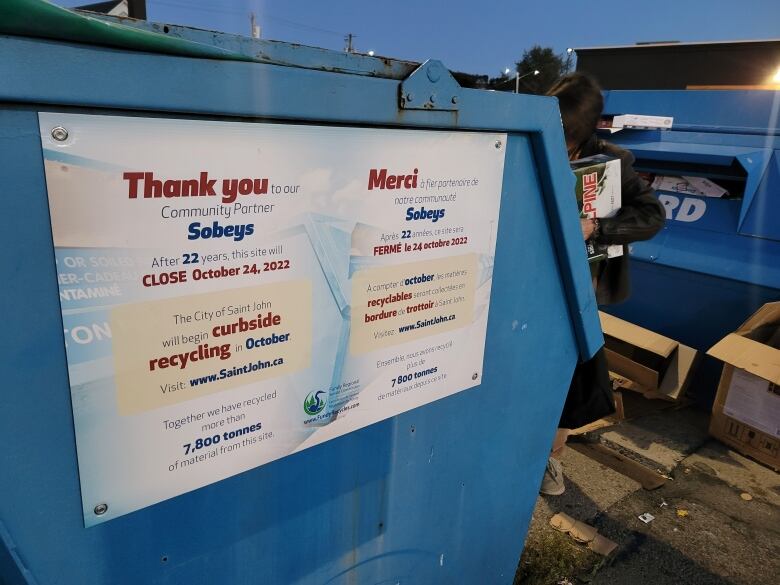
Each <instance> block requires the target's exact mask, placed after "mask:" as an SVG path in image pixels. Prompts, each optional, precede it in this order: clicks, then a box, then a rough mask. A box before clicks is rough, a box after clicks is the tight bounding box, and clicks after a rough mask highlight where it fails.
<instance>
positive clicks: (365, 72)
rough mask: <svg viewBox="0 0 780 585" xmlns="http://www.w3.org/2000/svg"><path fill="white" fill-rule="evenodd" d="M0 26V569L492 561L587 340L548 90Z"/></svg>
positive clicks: (303, 56) (339, 579) (207, 46)
mask: <svg viewBox="0 0 780 585" xmlns="http://www.w3.org/2000/svg"><path fill="white" fill-rule="evenodd" d="M59 16H60V15H59V13H57V14H55V17H56V18H59ZM63 18H67V19H72V18H77V19H82V18H84V17H80V16H78V17H76V16H73V15H71V14H69V13H68V14H67V15H63ZM0 20H2V19H0ZM3 22H5V23H6V24H4V25H3V24H0V28H2V27H5V29H3V30H2V32H3V34H2V36H0V78H2V79H3V83H2V84H0V136H2V139H1V140H0V155H2V160H3V164H2V165H0V178H1V179H2V182H1V184H2V186H3V193H4V197H3V203H4V216H5V218H6V221H5V224H4V225H5V227H4V229H3V230H2V231H0V238H1V239H2V248H3V254H2V260H1V262H2V271H3V274H4V275H5V287H4V293H3V324H4V326H3V328H2V332H1V333H0V348H2V351H3V359H2V361H1V362H0V370H1V371H0V376H2V379H3V385H2V387H3V395H4V400H3V408H2V409H0V439H2V441H3V444H4V445H5V448H4V449H3V450H2V455H0V468H1V469H2V470H3V472H2V473H0V582H2V583H3V585H18V584H28V585H29V584H39V585H55V584H61V585H73V584H76V583H79V584H96V585H97V584H105V585H123V584H133V585H137V584H139V583H144V584H152V583H155V584H183V583H187V584H190V585H194V584H204V585H206V584H209V585H211V584H214V583H221V584H231V585H239V584H247V585H248V584H250V583H251V584H256V583H264V584H268V585H272V584H273V585H290V584H315V583H317V584H323V583H329V584H337V583H345V584H346V583H410V584H411V583H419V584H425V585H432V584H434V583H442V584H444V583H507V584H508V583H511V582H512V580H513V576H514V573H515V569H516V566H517V562H518V559H519V556H520V552H521V550H522V546H523V541H524V535H525V533H526V530H527V527H528V524H529V521H530V518H531V513H532V510H533V507H534V503H535V501H536V497H537V490H538V486H539V482H540V478H541V474H542V471H543V469H544V466H545V463H546V461H547V457H548V452H549V448H550V444H551V442H552V438H553V433H554V430H555V427H556V423H557V421H558V416H559V414H560V411H561V407H562V404H563V400H564V397H565V394H566V391H567V388H568V384H569V381H570V379H571V375H572V372H573V369H574V366H575V363H576V362H577V360H578V359H581V358H587V357H589V356H591V355H593V353H594V352H595V351H596V349H597V348H598V347H599V346H600V345H601V344H602V343H603V339H602V337H601V331H600V327H599V324H598V316H597V311H596V307H595V299H594V296H593V292H592V289H591V283H590V276H589V272H588V269H587V265H586V261H585V252H584V248H583V246H582V239H581V234H580V229H579V225H578V222H577V217H578V216H577V212H576V205H575V200H574V197H573V196H572V190H573V177H572V175H571V172H570V171H569V167H568V161H567V157H566V149H565V147H564V142H563V134H562V128H561V122H560V116H559V112H558V108H557V104H556V102H555V100H553V99H549V98H543V97H532V96H523V95H513V94H504V93H500V94H499V93H491V92H483V91H477V90H467V89H463V88H461V87H459V86H458V84H457V83H456V82H455V80H454V79H453V78H452V76H451V74H450V73H449V71H447V70H446V69H445V68H444V67H443V66H442V65H441V64H440V63H439V62H437V61H427V62H425V63H423V64H411V63H406V62H399V61H394V60H391V59H385V58H374V57H369V56H366V55H352V54H342V53H336V52H330V51H323V50H319V49H310V48H305V47H300V46H295V45H287V44H283V43H274V42H266V41H259V40H251V39H247V38H242V37H237V36H233V35H227V34H218V33H213V32H206V31H199V30H192V29H187V28H182V27H176V26H167V25H166V26H162V25H157V24H150V23H145V22H133V21H123V22H124V24H119V23H118V21H112V20H108V21H102V23H97V25H96V23H94V22H92V23H91V24H89V23H87V24H84V23H83V22H82V21H81V20H78V21H77V22H76V25H78V26H82V25H84V26H85V27H86V28H84V29H79V30H82V31H86V32H84V34H83V36H82V37H80V40H81V42H73V38H72V36H70V35H71V33H70V32H68V31H69V30H70V31H72V30H73V29H72V27H71V25H73V23H74V21H73V20H67V21H63V22H64V23H63V26H57V27H51V28H50V29H48V30H49V31H50V36H49V38H35V37H33V36H25V35H33V34H41V33H40V32H36V31H35V30H28V29H26V28H16V29H14V28H9V25H8V24H7V23H8V22H10V21H9V20H7V19H6V20H4V21H3ZM55 22H56V20H55ZM106 22H108V23H109V24H110V26H109V25H106V24H105V23H106ZM93 25H96V26H97V27H98V29H99V31H100V32H99V33H96V34H95V35H92V32H94V29H93V28H90V27H91V26H93ZM105 27H108V29H106V28H105ZM90 31H91V32H90ZM87 33H89V34H87ZM160 37H164V39H167V40H161V38H160ZM386 161H390V162H391V163H392V164H386ZM399 161H400V162H399ZM413 161H416V162H415V164H414V165H413V164H411V162H413ZM406 162H409V163H410V164H408V165H407V166H402V163H403V164H406ZM396 163H397V166H395V167H394V166H393V165H395V164H396ZM415 165H417V166H415ZM391 167H392V168H391ZM432 169H439V170H438V171H435V172H434V171H432ZM352 173H354V177H357V178H355V179H354V181H352V180H351V179H350V177H351V176H352ZM435 173H439V174H438V175H436V174H435ZM447 173H449V174H447ZM336 179H338V180H339V181H341V180H342V179H343V184H342V183H337V181H336ZM425 185H432V186H430V190H429V191H425V189H426V187H424V186H425ZM472 194H473V195H472ZM406 198H409V199H414V201H412V202H411V203H408V204H407V203H406V202H405V201H406ZM192 210H197V213H195V212H194V211H192ZM288 210H290V212H289V213H288ZM300 210H303V211H304V212H303V213H301V214H298V215H293V213H292V211H295V212H296V213H297V212H298V211H300ZM228 213H230V214H232V215H229V216H228ZM366 218H369V219H370V221H369V219H366ZM385 219H386V221H387V222H389V223H387V224H386V225H391V227H392V226H396V225H397V226H400V227H399V229H395V227H392V229H389V228H388V229H383V228H382V226H383V225H385V224H383V223H382V222H383V221H385ZM372 222H373V223H372ZM406 222H408V223H406ZM250 226H251V227H250ZM407 226H408V228H407ZM407 232H408V233H407ZM179 246H185V247H184V248H181V249H179ZM458 246H460V248H457V247H458ZM247 258H250V259H247ZM399 271H400V272H399ZM287 275H295V278H293V277H292V276H287ZM433 279H437V280H440V282H439V283H438V284H436V283H432V282H431V281H432V280H433ZM458 279H460V280H458ZM250 293H251V294H250ZM412 296H415V297H416V298H415V300H414V301H412V300H410V299H411V297H412ZM428 297H430V299H429V298H428ZM404 303H406V304H405V305H404ZM450 303H452V305H453V307H454V308H449V307H448V304H450ZM464 304H465V305H464ZM434 305H435V307H436V312H432V311H433V309H432V307H434ZM455 305H457V307H455ZM402 306H405V308H403V309H401V307H402ZM463 306H466V307H467V310H465V311H464V309H463ZM415 312H419V314H420V316H419V317H418V316H416V315H412V313H415ZM399 319H400V320H401V321H403V323H402V322H401V321H398V320H399ZM396 321H398V324H397V325H398V326H396V325H393V326H389V325H383V323H394V324H395V323H396ZM480 323H481V324H482V325H480ZM285 327H286V329H283V328H285ZM480 327H481V328H480ZM162 329H166V331H162ZM429 331H433V332H434V333H429ZM225 339H228V340H229V341H228V343H223V341H224V340H225ZM238 339H240V340H241V341H240V343H239V342H238V341H237V340H238ZM399 339H400V341H399ZM407 339H408V340H409V341H405V340H407ZM279 348H282V349H279ZM287 348H290V349H287ZM388 348H390V349H388ZM454 348H463V349H461V350H458V351H455V349H454ZM273 352H276V353H273ZM241 355H245V356H246V358H241V361H240V362H237V361H235V358H236V356H238V357H240V356H241ZM250 355H251V356H253V357H252V358H251V360H250ZM139 356H140V357H139ZM221 364H224V365H221ZM473 364H478V365H479V364H481V366H482V367H481V368H477V367H474V368H473V369H472V365H473ZM198 368H205V369H204V370H203V371H201V370H199V369H198ZM220 368H221V369H220ZM184 372H187V373H186V374H185V373H184ZM472 372H473V373H472ZM415 397H417V398H415ZM398 405H400V406H398ZM247 414H248V415H250V416H246V415H247ZM361 417H362V418H361ZM265 444H274V445H277V446H276V447H274V448H273V450H272V451H268V450H267V449H270V447H269V448H266V447H264V446H263V445H265ZM264 449H266V450H264ZM234 451H237V452H234Z"/></svg>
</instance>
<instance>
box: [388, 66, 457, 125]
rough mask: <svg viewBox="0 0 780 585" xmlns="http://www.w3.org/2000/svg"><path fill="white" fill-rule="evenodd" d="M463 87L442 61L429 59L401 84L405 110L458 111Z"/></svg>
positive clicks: (402, 106) (401, 103)
mask: <svg viewBox="0 0 780 585" xmlns="http://www.w3.org/2000/svg"><path fill="white" fill-rule="evenodd" d="M460 92H461V87H460V85H459V84H458V82H457V81H455V78H454V77H453V76H452V73H450V71H449V69H447V68H446V67H445V66H444V65H443V64H442V62H441V61H436V60H435V59H429V60H428V61H426V62H425V63H423V64H422V65H420V66H419V67H418V68H417V69H415V70H414V71H413V72H412V74H411V75H410V76H409V77H407V78H406V79H404V80H403V81H402V82H401V96H400V105H401V109H404V110H444V111H450V112H454V111H457V110H458V102H459V100H460Z"/></svg>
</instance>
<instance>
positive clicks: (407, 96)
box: [406, 93, 414, 102]
mask: <svg viewBox="0 0 780 585" xmlns="http://www.w3.org/2000/svg"><path fill="white" fill-rule="evenodd" d="M406 101H407V102H412V101H414V96H413V95H412V94H411V93H407V94H406Z"/></svg>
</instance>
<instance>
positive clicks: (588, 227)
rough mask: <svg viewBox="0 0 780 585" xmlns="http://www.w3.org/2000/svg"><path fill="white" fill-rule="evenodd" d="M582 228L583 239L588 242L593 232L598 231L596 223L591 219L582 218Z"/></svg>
mask: <svg viewBox="0 0 780 585" xmlns="http://www.w3.org/2000/svg"><path fill="white" fill-rule="evenodd" d="M580 227H581V228H582V239H583V240H586V241H587V239H588V238H590V236H592V235H593V230H595V229H596V222H594V221H593V220H592V219H590V218H586V217H581V218H580Z"/></svg>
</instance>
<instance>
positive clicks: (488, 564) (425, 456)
mask: <svg viewBox="0 0 780 585" xmlns="http://www.w3.org/2000/svg"><path fill="white" fill-rule="evenodd" d="M0 55H2V57H0V77H2V78H3V80H4V83H3V84H2V85H1V86H0V137H2V140H0V156H2V158H3V161H4V164H3V165H2V166H0V181H2V183H1V184H3V185H4V188H5V189H6V190H7V192H8V193H11V194H12V196H11V197H7V198H6V199H7V201H6V207H5V211H6V212H7V213H8V216H9V217H15V218H21V219H20V221H15V222H10V223H9V225H7V228H6V229H5V230H2V231H0V244H2V245H3V247H4V251H5V253H4V255H3V256H2V259H1V260H0V268H2V271H3V273H4V274H5V275H6V278H7V281H8V282H9V283H12V285H10V286H8V287H7V288H6V291H5V293H4V301H5V302H4V306H5V307H6V310H5V311H4V324H5V328H4V329H3V331H2V332H0V348H2V350H3V352H4V357H5V358H6V359H4V360H3V362H2V366H1V369H2V370H1V371H0V375H2V377H3V380H4V388H5V389H10V392H11V394H10V396H11V399H10V401H9V403H10V406H9V407H8V408H4V409H0V440H2V441H3V442H4V443H5V444H6V445H13V448H7V449H4V450H2V454H0V467H2V468H3V469H4V470H11V471H12V472H11V473H4V474H1V475H0V524H2V525H4V526H5V528H6V531H7V534H8V535H9V538H8V539H6V541H7V542H11V541H12V542H13V543H14V546H15V550H16V551H17V553H18V559H19V563H17V565H21V566H23V567H25V568H26V569H25V570H28V571H29V573H28V575H29V577H24V578H25V579H26V580H27V581H28V582H32V579H37V581H38V582H39V583H41V584H47V585H48V584H52V585H56V584H63V585H72V584H73V583H96V584H98V583H100V584H102V583H106V584H109V583H110V584H111V585H123V584H133V585H136V584H138V583H150V584H160V585H163V584H166V585H167V584H171V585H173V584H180V583H188V584H192V585H197V584H204V585H205V584H209V585H211V584H213V583H225V584H231V585H232V584H236V585H243V584H246V585H249V584H253V585H254V584H256V583H265V584H269V585H275V584H278V585H282V584H284V585H288V584H301V585H302V584H307V585H308V584H314V583H316V584H324V583H332V584H337V583H338V584H340V583H425V584H426V585H433V584H435V583H447V584H449V583H454V582H463V583H510V582H511V581H512V579H513V576H514V571H515V566H516V564H517V560H518V557H519V553H520V549H521V543H522V537H523V533H524V531H525V530H526V528H527V526H528V522H529V520H530V516H531V513H532V510H533V506H534V502H535V500H536V493H537V488H538V483H539V478H540V477H541V473H542V470H543V468H544V465H545V462H546V460H547V455H548V450H549V445H550V444H551V442H552V436H553V432H554V428H555V426H556V423H557V418H558V415H559V412H560V408H561V406H562V403H563V399H564V396H565V393H566V390H567V388H568V383H569V380H570V378H571V373H572V370H573V368H574V364H575V361H576V359H577V356H578V354H581V355H583V356H588V355H591V354H592V352H593V351H595V349H596V348H597V347H598V346H599V345H600V344H601V341H602V339H601V333H600V330H599V327H598V318H597V315H596V311H595V302H594V298H593V292H592V289H591V286H590V277H589V273H588V270H587V266H586V263H585V256H584V250H583V246H582V242H581V234H580V230H579V226H578V222H577V216H576V205H575V203H574V198H573V197H571V189H572V184H573V178H572V175H571V173H570V172H569V170H568V162H567V160H566V154H565V148H564V144H563V135H562V129H561V124H560V117H559V115H558V111H557V105H556V104H555V101H554V100H551V99H546V98H532V97H526V96H512V95H506V94H505V95H495V94H491V93H487V92H476V91H467V90H464V91H463V93H462V95H461V100H460V103H459V111H457V112H436V111H409V110H399V107H398V106H399V105H398V95H399V94H398V89H399V82H398V81H397V80H392V79H379V78H371V77H366V76H356V75H339V74H334V73H327V72H323V71H315V70H311V69H309V70H304V69H299V68H293V67H282V66H275V65H258V64H247V63H231V62H215V61H200V60H195V59H182V58H174V57H166V56H151V55H141V54H129V53H124V52H121V51H115V50H108V49H101V48H95V47H91V48H90V47H80V46H76V45H66V44H59V43H49V42H43V41H32V40H27V39H17V38H11V37H2V38H0ZM310 65H312V68H316V67H314V65H315V64H314V63H313V62H312V63H310ZM118 71H121V75H117V72H118ZM3 102H5V105H3ZM12 103H13V104H14V105H11V104H12ZM37 104H46V106H45V108H46V109H47V110H56V109H60V108H63V107H67V106H75V107H78V108H83V109H84V111H87V112H99V113H104V114H105V113H110V111H111V110H114V111H117V112H120V113H123V114H132V113H134V112H144V115H150V112H151V113H152V114H153V115H154V114H162V113H167V114H168V115H170V114H171V113H174V114H175V115H177V116H184V117H188V116H196V115H203V114H206V115H211V116H218V117H224V116H230V117H237V116H238V117H242V118H245V119H246V121H247V123H251V121H252V120H253V119H257V118H263V119H275V120H285V119H294V120H311V121H317V122H319V123H346V124H358V125H381V126H387V125H392V126H406V127H418V128H450V129H466V128H468V129H500V130H505V131H510V132H511V135H510V138H509V141H508V144H507V145H506V153H507V154H506V156H507V159H506V165H505V176H504V187H503V192H502V202H501V221H500V222H499V232H498V243H497V250H496V261H495V269H494V275H493V279H494V280H493V295H492V299H491V309H490V310H491V313H490V321H489V324H488V336H487V345H486V354H485V367H484V372H483V378H482V384H481V385H480V386H478V387H476V388H474V389H472V390H469V391H467V392H464V393H460V394H457V395H455V396H452V397H450V398H447V399H445V400H441V401H438V402H435V403H432V404H430V405H427V406H425V407H423V408H420V409H417V410H414V411H411V412H408V413H405V414H403V415H400V416H397V417H395V418H393V419H390V420H387V421H384V422H381V423H379V424H376V425H372V426H370V427H367V428H365V429H362V430H360V431H357V432H355V433H351V434H349V435H346V436H343V437H340V438H338V439H336V440H333V441H330V442H328V443H325V444H323V445H320V446H318V447H315V448H312V449H309V450H306V451H303V452H301V453H298V454H296V455H293V456H290V457H287V458H285V459H282V460H279V461H276V462H273V463H271V464H268V465H265V466H263V467H260V468H257V469H254V470H251V471H248V472H246V473H243V474H241V475H240V476H236V477H232V478H229V479H227V480H224V481H221V482H219V483H216V484H213V485H210V486H207V487H205V488H202V489H200V490H196V491H194V492H191V493H188V494H184V495H182V496H180V497H177V498H174V499H172V500H168V501H165V502H162V503H160V504H157V505H155V506H152V507H149V508H146V509H144V510H141V511H139V512H136V513H133V514H129V515H127V516H123V517H121V518H118V519H116V520H113V521H111V522H108V523H105V524H101V525H99V526H96V527H93V528H90V529H84V528H83V525H82V519H81V504H80V497H79V484H78V470H77V467H76V458H75V446H74V439H73V423H72V417H71V414H70V403H69V391H68V384H67V376H66V362H65V355H64V347H63V343H62V327H63V324H62V319H61V316H60V312H59V305H58V302H57V299H58V295H57V287H56V276H55V266H54V256H53V249H52V243H51V235H50V230H49V220H48V207H47V198H46V190H45V184H44V178H43V165H42V160H41V146H40V138H39V136H38V124H37V117H36V110H37V109H39V108H40V106H39V105H37ZM6 548H8V549H9V550H10V546H6ZM0 570H3V571H5V570H6V569H5V565H2V564H0ZM2 577H3V578H8V579H10V578H11V575H6V574H3V575H2Z"/></svg>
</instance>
